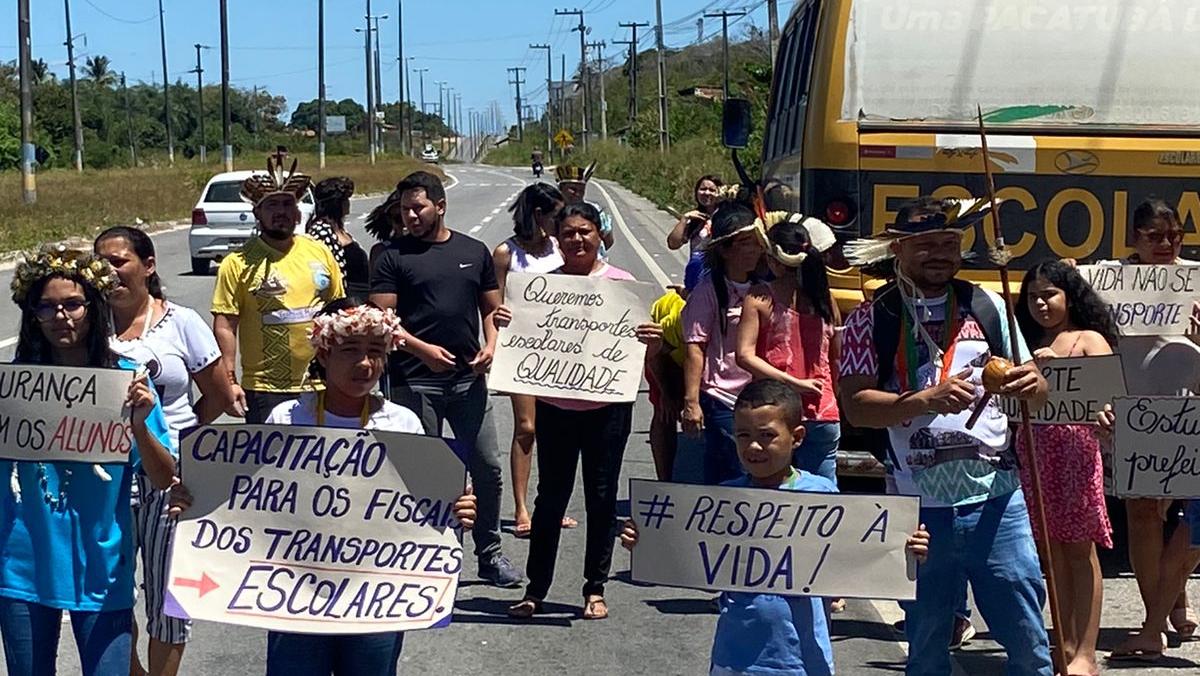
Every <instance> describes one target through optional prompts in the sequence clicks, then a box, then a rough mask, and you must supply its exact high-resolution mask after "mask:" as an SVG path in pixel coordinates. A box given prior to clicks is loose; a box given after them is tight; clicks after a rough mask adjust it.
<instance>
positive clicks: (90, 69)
mask: <svg viewBox="0 0 1200 676" xmlns="http://www.w3.org/2000/svg"><path fill="white" fill-rule="evenodd" d="M111 63H112V62H111V61H109V60H108V57H107V56H104V55H103V54H97V55H96V56H89V57H88V58H87V62H86V64H85V65H84V67H83V76H84V77H85V78H87V79H89V80H91V81H92V82H95V83H96V85H97V86H99V87H109V86H112V84H113V83H115V82H116V80H117V76H116V74H115V73H113V72H112V71H111V70H110V69H109V66H110V65H111Z"/></svg>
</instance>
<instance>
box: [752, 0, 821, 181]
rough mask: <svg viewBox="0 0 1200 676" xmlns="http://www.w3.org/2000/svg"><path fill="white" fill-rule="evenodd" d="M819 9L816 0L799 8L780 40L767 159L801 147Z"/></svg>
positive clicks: (795, 151)
mask: <svg viewBox="0 0 1200 676" xmlns="http://www.w3.org/2000/svg"><path fill="white" fill-rule="evenodd" d="M819 10H820V8H819V5H818V2H817V1H816V0H814V1H813V2H810V3H809V4H808V5H807V6H805V7H803V8H801V9H799V10H797V12H796V14H795V17H796V18H795V20H794V21H792V22H791V23H790V25H789V26H788V27H787V29H786V30H785V32H784V34H783V36H782V39H781V41H780V48H779V56H778V57H777V63H776V69H775V86H774V87H773V88H772V91H774V92H775V96H774V97H773V99H772V102H771V112H770V114H769V116H768V117H769V123H768V125H767V134H768V138H767V140H766V143H765V148H764V153H765V155H766V159H767V160H771V159H774V158H777V157H781V156H784V155H793V154H795V153H798V152H799V151H800V143H801V139H802V137H803V134H804V113H805V110H806V109H807V107H808V82H809V75H810V72H811V70H812V62H813V49H814V43H815V38H816V32H817V17H818V14H819Z"/></svg>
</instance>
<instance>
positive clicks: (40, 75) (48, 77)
mask: <svg viewBox="0 0 1200 676" xmlns="http://www.w3.org/2000/svg"><path fill="white" fill-rule="evenodd" d="M29 69H30V71H32V72H33V81H34V83H35V84H41V83H43V82H47V81H53V80H54V79H55V78H54V73H51V72H50V66H47V65H46V60H45V59H34V60H33V61H31V62H30V63H29Z"/></svg>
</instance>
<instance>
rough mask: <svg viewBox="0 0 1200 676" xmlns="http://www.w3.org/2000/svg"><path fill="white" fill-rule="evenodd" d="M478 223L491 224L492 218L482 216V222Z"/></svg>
mask: <svg viewBox="0 0 1200 676" xmlns="http://www.w3.org/2000/svg"><path fill="white" fill-rule="evenodd" d="M479 222H480V223H491V222H492V217H491V216H484V217H483V220H481V221H479Z"/></svg>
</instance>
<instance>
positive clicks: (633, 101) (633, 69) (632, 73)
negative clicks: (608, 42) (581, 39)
mask: <svg viewBox="0 0 1200 676" xmlns="http://www.w3.org/2000/svg"><path fill="white" fill-rule="evenodd" d="M617 25H618V26H620V27H621V28H628V29H630V30H632V31H633V35H632V36H631V37H630V38H629V110H630V112H629V121H630V123H631V124H632V123H633V122H634V121H635V120H637V115H638V104H637V90H638V79H639V76H638V29H639V28H648V27H649V26H650V24H649V23H648V22H645V21H643V22H640V23H639V22H637V21H631V22H629V23H621V24H617Z"/></svg>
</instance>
